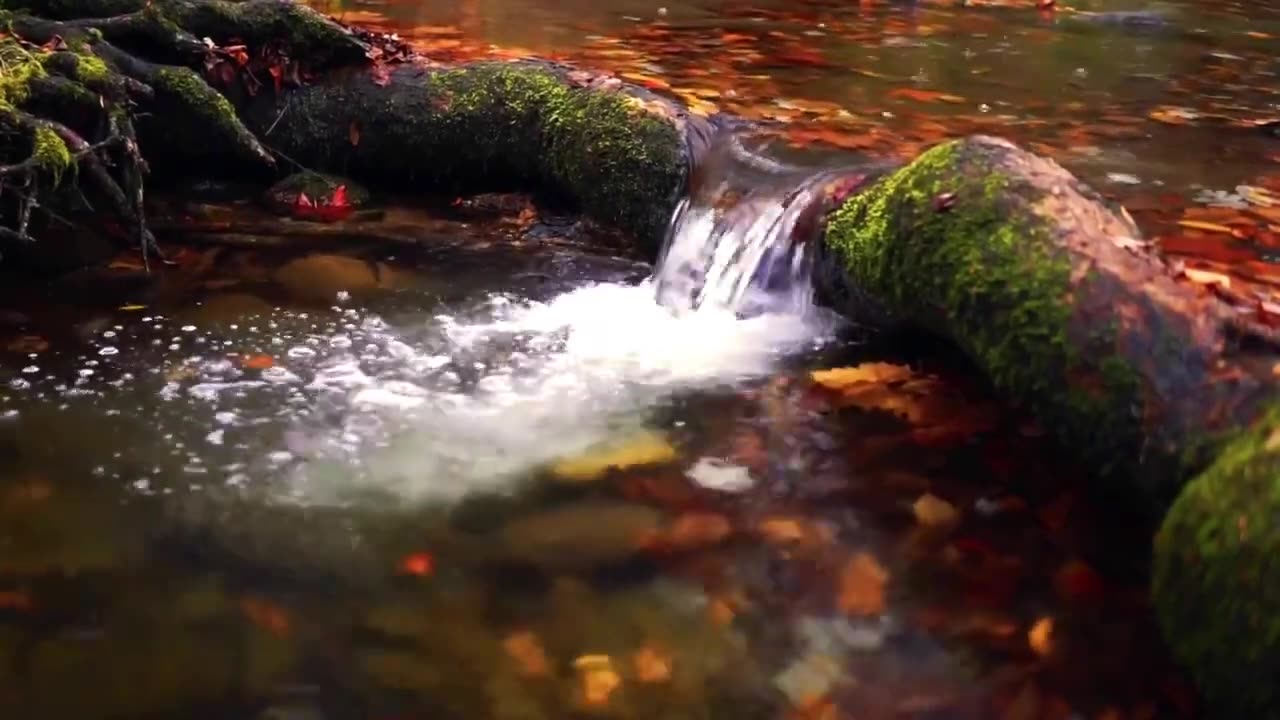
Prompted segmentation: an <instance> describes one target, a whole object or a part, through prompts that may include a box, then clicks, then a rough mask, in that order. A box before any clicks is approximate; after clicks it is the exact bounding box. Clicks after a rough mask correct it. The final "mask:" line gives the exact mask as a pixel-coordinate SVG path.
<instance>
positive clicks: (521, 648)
mask: <svg viewBox="0 0 1280 720" xmlns="http://www.w3.org/2000/svg"><path fill="white" fill-rule="evenodd" d="M502 650H503V652H505V653H506V654H507V656H508V657H510V658H511V659H512V660H515V661H516V663H517V664H519V666H520V673H521V674H522V675H524V676H526V677H540V676H543V675H547V674H548V673H549V672H550V671H551V663H550V662H549V661H548V660H547V653H546V651H545V650H543V649H542V643H541V642H539V641H538V636H537V635H534V634H533V633H531V632H529V631H527V630H523V631H520V632H515V633H512V634H510V635H508V636H507V637H506V638H505V639H504V640H503V641H502Z"/></svg>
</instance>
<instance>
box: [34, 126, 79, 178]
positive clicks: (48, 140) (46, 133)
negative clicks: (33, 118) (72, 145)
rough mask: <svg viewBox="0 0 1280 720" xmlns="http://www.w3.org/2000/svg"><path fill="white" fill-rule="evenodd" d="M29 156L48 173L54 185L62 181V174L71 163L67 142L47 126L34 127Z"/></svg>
mask: <svg viewBox="0 0 1280 720" xmlns="http://www.w3.org/2000/svg"><path fill="white" fill-rule="evenodd" d="M31 157H32V159H34V160H35V161H36V164H37V165H39V166H40V168H41V169H42V170H44V171H45V172H47V173H49V175H50V176H51V177H52V178H53V184H54V185H57V184H58V183H59V182H61V181H62V174H63V173H64V172H66V171H67V169H68V168H70V167H71V163H72V160H71V151H70V150H69V149H67V144H66V143H65V142H63V141H62V138H60V137H58V134H57V133H56V132H54V131H53V130H51V129H49V128H47V127H40V128H36V131H35V134H34V135H33V136H32V139H31Z"/></svg>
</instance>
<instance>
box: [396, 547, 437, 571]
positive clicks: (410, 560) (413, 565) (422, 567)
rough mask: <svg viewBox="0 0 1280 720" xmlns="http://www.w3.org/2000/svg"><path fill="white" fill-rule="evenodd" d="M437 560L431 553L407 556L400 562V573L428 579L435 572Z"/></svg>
mask: <svg viewBox="0 0 1280 720" xmlns="http://www.w3.org/2000/svg"><path fill="white" fill-rule="evenodd" d="M435 568H436V562H435V558H433V557H431V554H430V553H425V552H417V553H413V554H411V555H406V556H404V558H403V559H402V560H401V561H400V572H402V573H404V574H405V575H413V576H415V577H427V576H429V575H431V574H432V573H434V572H435Z"/></svg>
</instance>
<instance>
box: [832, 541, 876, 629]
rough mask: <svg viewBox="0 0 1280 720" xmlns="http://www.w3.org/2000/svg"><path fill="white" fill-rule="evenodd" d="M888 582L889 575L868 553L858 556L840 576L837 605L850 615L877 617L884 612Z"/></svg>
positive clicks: (845, 566) (847, 564) (861, 553)
mask: <svg viewBox="0 0 1280 720" xmlns="http://www.w3.org/2000/svg"><path fill="white" fill-rule="evenodd" d="M888 582H889V572H888V571H887V570H885V569H884V567H883V566H882V565H881V564H880V562H879V561H878V560H876V559H875V558H874V557H872V556H871V554H870V553H866V552H860V553H858V554H856V555H854V556H853V557H852V558H850V559H849V561H848V562H846V563H845V565H844V568H843V569H842V570H841V572H840V587H839V596H838V597H837V599H836V604H837V606H838V607H839V608H840V609H841V610H842V611H843V612H845V613H847V614H849V615H858V616H867V615H878V614H880V613H882V612H884V607H885V586H886V585H888Z"/></svg>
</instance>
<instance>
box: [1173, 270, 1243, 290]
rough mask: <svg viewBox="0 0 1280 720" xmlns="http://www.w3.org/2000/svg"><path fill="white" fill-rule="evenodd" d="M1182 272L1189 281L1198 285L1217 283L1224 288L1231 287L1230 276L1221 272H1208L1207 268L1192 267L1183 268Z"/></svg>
mask: <svg viewBox="0 0 1280 720" xmlns="http://www.w3.org/2000/svg"><path fill="white" fill-rule="evenodd" d="M1182 274H1183V275H1184V276H1185V277H1186V278H1187V279H1188V280H1190V281H1191V282H1193V283H1198V284H1200V285H1219V286H1221V287H1224V288H1229V287H1231V278H1229V277H1227V276H1226V275H1223V274H1222V273H1216V272H1210V271H1208V270H1196V269H1194V268H1184V269H1183V271H1182Z"/></svg>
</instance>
